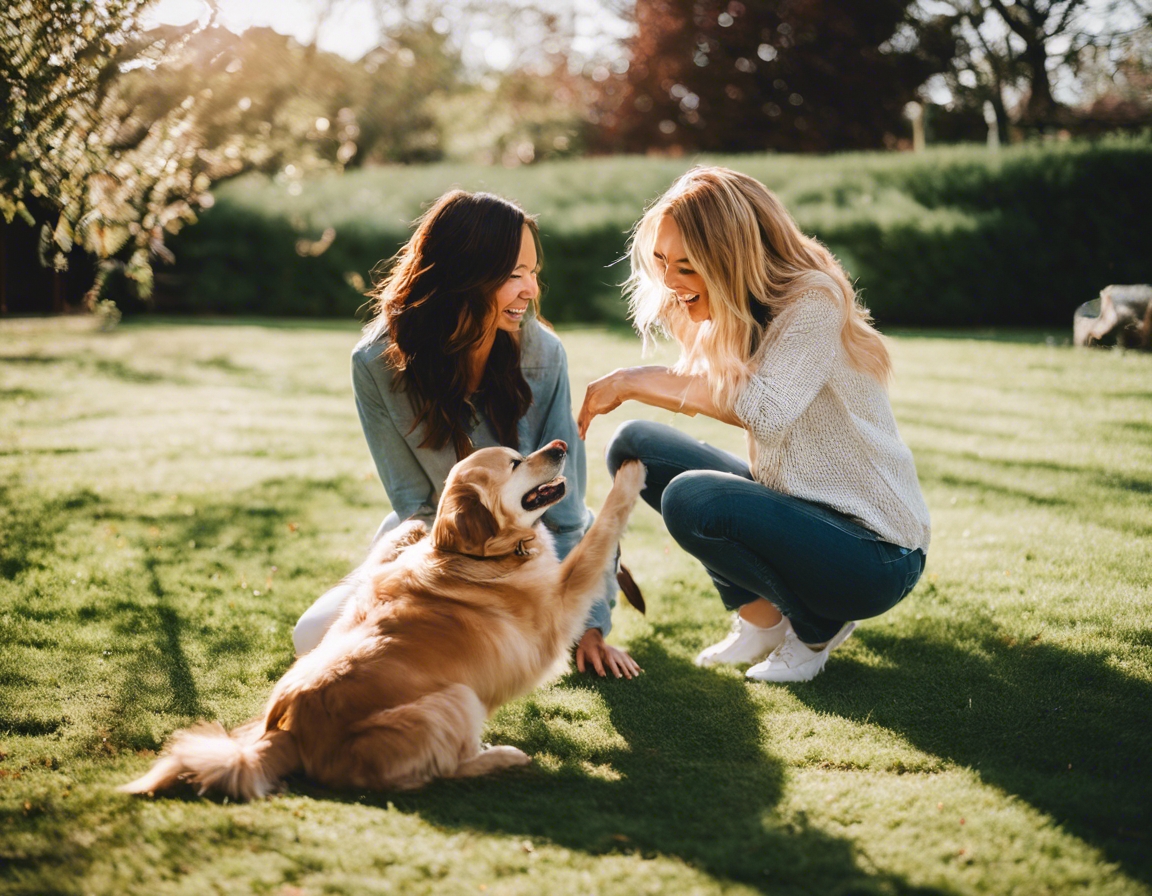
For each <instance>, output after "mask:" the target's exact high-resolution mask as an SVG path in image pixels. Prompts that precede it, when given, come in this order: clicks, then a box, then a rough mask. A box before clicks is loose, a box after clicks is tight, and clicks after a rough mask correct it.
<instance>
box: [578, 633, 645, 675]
mask: <svg viewBox="0 0 1152 896" xmlns="http://www.w3.org/2000/svg"><path fill="white" fill-rule="evenodd" d="M589 665H590V666H591V668H592V669H594V670H595V672H596V674H597V675H599V676H600V677H601V678H603V677H604V675H605V674H606V671H610V672H611V673H612V674H613V675H615V676H616V677H617V678H635V677H636V676H637V675H639V674H640V672H641V669H640V665H639V664H638V663H637V662H636V660H634V659H632V657H630V656H629V655H628V652H627V651H626V650H621V649H620V648H619V647H613V646H612V645H610V644H607V643H605V641H604V635H603V634H602V633H601V631H600V629H598V628H590V629H588V630H587V631H586V632H584V635H583V636H582V637H581V638H580V643H579V644H577V645H576V668H577V669H579V670H580V671H581V672H583V671H584V670H585V667H586V666H589Z"/></svg>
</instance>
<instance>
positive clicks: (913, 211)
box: [161, 138, 1152, 326]
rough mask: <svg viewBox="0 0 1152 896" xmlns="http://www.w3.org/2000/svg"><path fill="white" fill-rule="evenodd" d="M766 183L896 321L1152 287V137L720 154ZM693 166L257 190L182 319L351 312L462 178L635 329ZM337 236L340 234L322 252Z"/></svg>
mask: <svg viewBox="0 0 1152 896" xmlns="http://www.w3.org/2000/svg"><path fill="white" fill-rule="evenodd" d="M705 161H709V162H718V163H722V164H727V165H731V166H732V167H735V168H739V169H740V170H743V171H746V172H748V173H749V174H751V175H753V176H755V177H758V178H760V179H762V180H763V181H764V182H765V183H767V184H768V185H769V186H770V187H772V188H773V189H774V190H776V191H778V192H779V194H780V196H781V198H782V199H783V200H784V202H785V204H786V205H787V206H788V208H789V209H791V210H792V212H793V214H794V215H795V216H796V218H797V220H798V221H799V223H800V225H801V227H802V228H803V229H805V230H806V231H807V232H810V233H815V234H816V235H817V236H819V237H820V238H821V239H822V240H824V241H825V242H826V243H828V244H829V245H830V246H831V248H832V249H833V250H834V251H835V252H836V253H837V254H838V255H839V256H840V258H841V259H842V261H843V263H844V264H845V266H846V267H847V269H848V271H849V273H850V274H851V275H852V276H853V277H855V278H856V281H857V285H858V287H859V288H861V289H862V290H863V294H864V297H865V300H866V302H867V303H868V305H869V306H870V307H871V308H872V310H873V312H874V314H875V315H876V316H877V318H878V320H879V321H880V322H881V324H882V325H885V326H890V325H893V324H920V325H924V324H928V325H941V326H943V325H948V326H974V325H991V324H1033V325H1035V324H1055V325H1060V326H1063V325H1065V324H1067V323H1068V322H1069V321H1070V320H1071V314H1072V311H1073V309H1075V308H1076V306H1077V305H1079V304H1080V303H1081V302H1083V301H1086V300H1087V299H1089V298H1092V297H1093V296H1095V295H1096V294H1097V293H1099V291H1100V289H1101V288H1102V287H1104V286H1105V285H1107V284H1108V283H1124V282H1148V281H1149V280H1152V267H1150V265H1152V258H1150V257H1149V254H1148V252H1147V251H1146V249H1145V247H1146V246H1147V245H1149V244H1152V230H1150V227H1152V223H1150V221H1149V218H1148V216H1147V213H1146V210H1147V208H1148V206H1149V203H1150V202H1152V142H1150V141H1149V140H1148V139H1146V138H1144V139H1115V140H1108V141H1102V142H1100V143H1087V142H1071V143H1049V144H1030V145H1025V146H1019V147H1012V148H1009V149H1005V150H1004V151H1002V152H1001V153H1000V154H998V155H990V154H988V153H987V152H985V151H984V150H983V149H979V148H964V149H935V150H931V151H929V152H927V153H923V154H916V155H913V154H875V155H868V154H858V155H842V156H830V157H825V158H800V157H794V156H783V155H759V156H753V155H748V156H739V157H723V156H716V157H709V158H707V159H705ZM688 165H689V162H688V161H686V160H674V159H644V158H638V157H623V158H615V159H586V160H572V161H564V162H553V163H548V164H544V165H537V166H533V167H532V168H529V169H513V170H506V169H502V168H487V167H472V166H460V165H432V166H423V167H416V168H404V169H384V170H375V171H363V172H354V173H349V174H345V175H343V176H342V177H338V178H337V177H333V178H323V179H319V180H310V181H305V182H303V183H302V184H300V185H299V187H300V192H299V193H298V194H297V195H293V192H292V191H293V189H294V184H295V183H296V182H295V181H291V180H289V179H286V178H278V179H273V180H267V179H261V178H254V177H248V178H242V179H240V180H238V181H236V182H234V183H230V184H228V185H226V186H225V187H223V188H221V189H220V190H219V191H218V192H217V194H216V196H217V202H216V205H215V207H214V208H212V210H211V211H210V212H209V213H207V214H205V215H204V219H203V221H202V223H201V224H200V225H198V226H197V227H196V228H194V229H192V230H189V231H187V232H186V233H184V234H182V235H181V238H180V239H179V240H178V241H177V242H176V243H174V246H175V248H176V250H177V256H178V259H177V265H176V277H177V278H178V279H176V280H173V281H169V280H167V279H166V280H165V281H164V283H163V284H162V286H163V295H162V296H161V299H162V305H163V307H165V308H168V309H170V310H181V311H196V312H201V313H204V312H212V313H230V314H254V313H272V314H296V315H300V314H328V315H333V314H334V315H341V316H344V315H351V314H353V313H354V312H355V311H356V309H357V308H358V307H359V306H360V305H361V304H362V303H363V301H364V297H363V293H364V291H365V289H366V288H367V286H368V284H369V283H370V281H371V274H370V272H371V270H372V269H373V267H374V266H375V265H376V264H377V263H378V262H380V261H381V260H383V259H386V258H388V257H389V256H391V255H392V253H393V252H395V250H396V249H397V248H398V247H399V245H400V244H401V243H403V241H404V240H405V239H407V235H408V233H409V230H408V226H409V222H411V221H412V220H413V219H414V218H415V217H416V216H417V215H418V214H419V213H420V211H421V208H422V206H423V204H424V203H427V202H429V201H431V200H432V199H434V198H435V197H436V196H437V195H439V194H440V193H441V192H443V191H444V190H446V189H448V188H449V187H451V186H453V185H460V186H463V187H465V188H469V189H487V190H492V191H494V192H497V193H500V194H503V195H506V196H509V197H510V198H513V199H516V200H518V201H519V202H521V203H522V204H523V205H524V207H525V208H526V209H527V210H528V211H530V212H533V213H538V214H539V215H540V223H541V228H542V232H543V240H544V258H545V267H544V272H543V273H544V279H545V281H546V282H547V284H548V293H547V295H546V298H545V301H544V311H545V314H546V315H547V316H548V317H549V318H551V319H554V320H559V321H573V320H586V321H587V320H617V321H619V320H621V319H622V318H623V315H624V303H623V302H622V301H621V300H620V291H619V288H618V284H619V283H621V282H622V281H623V280H624V278H625V276H626V271H625V265H626V262H624V263H623V264H620V263H618V262H620V259H621V258H622V256H623V255H624V251H625V245H626V238H627V232H628V230H629V228H630V227H631V226H632V224H633V223H634V222H635V221H636V219H637V218H638V217H639V216H640V214H641V212H642V210H643V208H644V207H645V206H646V205H647V204H648V203H649V202H651V201H652V200H653V199H655V198H656V196H658V195H659V194H660V193H661V192H662V191H663V190H664V189H666V188H667V186H668V185H669V184H670V183H671V182H672V180H673V179H674V178H675V177H676V176H677V175H678V174H680V173H681V172H682V171H683V170H684V169H685V168H687V167H688ZM328 228H331V230H332V236H333V238H332V239H331V240H330V241H329V242H325V241H323V240H322V239H321V237H322V235H323V234H324V232H325V231H326V230H327V229H328Z"/></svg>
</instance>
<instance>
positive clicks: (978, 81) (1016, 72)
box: [913, 0, 1149, 139]
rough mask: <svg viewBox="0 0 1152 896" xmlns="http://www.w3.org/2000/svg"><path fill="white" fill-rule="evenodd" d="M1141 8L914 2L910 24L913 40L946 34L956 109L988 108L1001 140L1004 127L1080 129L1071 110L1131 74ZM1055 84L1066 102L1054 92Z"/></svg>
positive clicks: (1143, 23) (1116, 0)
mask: <svg viewBox="0 0 1152 896" xmlns="http://www.w3.org/2000/svg"><path fill="white" fill-rule="evenodd" d="M1147 6H1148V5H1147V3H1146V0H920V2H919V3H918V4H917V5H916V6H915V7H914V8H913V13H914V16H913V17H914V20H915V22H916V26H915V29H914V30H916V31H917V33H918V35H919V36H924V35H925V34H929V35H939V34H940V33H941V32H943V31H950V32H951V33H952V35H953V37H954V38H955V46H956V52H955V53H954V54H953V55H952V57H951V59H950V62H949V64H948V66H947V68H946V69H945V70H944V72H943V75H942V79H941V81H942V83H943V84H944V85H945V86H946V87H947V88H948V90H949V92H950V93H951V94H952V96H953V98H954V103H955V105H956V106H958V107H960V108H965V107H969V108H973V107H974V108H977V109H978V108H979V107H980V106H982V105H983V103H984V102H985V101H988V102H990V103H991V104H992V106H993V108H994V109H995V111H996V119H997V124H998V127H999V129H1000V134H1001V139H1005V138H1006V137H1007V132H1008V127H1009V125H1010V124H1012V125H1018V126H1020V127H1023V128H1025V129H1027V130H1044V129H1047V128H1051V127H1064V128H1072V129H1078V128H1079V127H1080V126H1081V125H1082V124H1085V123H1086V122H1085V121H1084V119H1085V114H1084V110H1083V109H1081V108H1076V107H1077V106H1081V105H1084V104H1085V103H1084V102H1083V101H1089V102H1090V101H1091V96H1090V95H1091V94H1093V93H1097V92H1098V91H1099V88H1100V84H1101V77H1106V78H1114V77H1115V76H1116V75H1117V74H1118V73H1119V72H1120V71H1121V70H1122V69H1124V68H1128V69H1129V70H1131V65H1132V62H1133V60H1134V59H1139V56H1140V49H1139V48H1140V46H1141V40H1142V37H1143V35H1146V34H1147V31H1148V20H1149V12H1148V9H1147ZM1120 79H1121V80H1123V75H1121V76H1120ZM1061 80H1062V81H1063V82H1064V83H1065V87H1066V90H1065V96H1066V98H1067V101H1064V102H1062V101H1061V100H1060V99H1059V98H1058V96H1057V89H1056V87H1057V82H1058V81H1061ZM1089 82H1094V85H1095V86H1094V87H1093V86H1090V84H1089ZM1091 117H1092V116H1091V115H1088V116H1087V118H1089V119H1090V118H1091ZM1128 123H1129V124H1132V123H1133V122H1131V121H1129V122H1128Z"/></svg>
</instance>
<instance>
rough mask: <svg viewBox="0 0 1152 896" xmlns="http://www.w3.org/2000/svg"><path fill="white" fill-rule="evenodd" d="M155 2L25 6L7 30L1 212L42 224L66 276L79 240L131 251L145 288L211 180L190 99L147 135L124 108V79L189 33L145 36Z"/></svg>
mask: <svg viewBox="0 0 1152 896" xmlns="http://www.w3.org/2000/svg"><path fill="white" fill-rule="evenodd" d="M148 2H149V0H55V2H53V3H51V4H47V3H38V2H34V0H15V2H11V3H9V4H8V5H7V7H6V8H5V10H4V12H3V23H2V25H0V97H3V103H2V104H0V213H2V214H3V216H4V220H5V221H6V222H7V223H11V222H12V221H13V220H14V219H15V218H17V217H19V218H22V219H23V220H24V221H25V222H27V223H28V224H31V225H33V226H36V225H40V226H41V227H42V236H41V257H42V260H44V261H46V262H51V263H52V264H53V265H54V266H56V267H57V268H58V269H59V268H62V267H64V266H65V265H66V264H67V253H68V252H69V251H70V250H71V249H72V247H73V245H74V243H77V244H80V245H81V246H83V247H84V248H85V249H87V250H88V251H90V252H92V253H93V254H95V255H97V256H98V257H100V258H105V259H106V258H110V257H112V256H114V255H115V254H116V253H118V252H120V251H121V250H122V249H124V248H125V247H126V246H130V247H131V248H132V251H131V254H130V256H129V260H128V263H127V267H126V270H127V273H128V275H129V277H130V278H132V279H133V280H135V281H136V282H137V283H138V284H139V286H140V289H141V290H142V291H143V292H145V293H146V292H148V291H149V290H150V288H151V278H152V269H151V263H150V259H151V256H152V255H153V254H159V255H163V254H164V253H165V251H166V250H165V249H164V246H163V234H164V232H165V230H166V229H167V230H173V229H175V228H177V227H179V225H180V223H181V222H182V221H184V220H188V219H190V218H191V217H193V205H194V204H195V203H196V201H197V198H198V197H199V196H200V195H202V194H203V191H204V190H206V189H207V185H208V180H207V179H206V178H205V177H202V176H201V175H202V174H203V171H202V168H203V167H204V164H203V163H202V162H201V161H200V160H198V158H197V157H196V155H195V152H194V151H193V152H189V151H188V150H189V141H188V137H187V135H188V133H189V131H190V129H191V119H192V115H193V106H194V100H193V99H192V98H185V99H183V100H182V101H181V102H180V103H179V104H178V105H177V106H176V108H174V109H172V110H171V111H170V114H169V115H168V116H166V117H165V118H164V119H163V120H158V121H155V122H153V125H152V127H150V128H149V129H148V130H147V131H146V132H137V131H136V130H135V129H134V127H133V125H132V123H131V120H130V116H126V115H124V114H117V112H116V111H114V110H115V109H118V108H119V109H120V110H121V111H123V109H124V107H123V106H122V104H121V98H120V96H119V93H118V88H119V84H120V82H119V79H118V75H119V74H120V73H121V72H122V71H123V70H124V69H125V68H128V67H130V66H150V65H155V64H156V63H157V62H158V61H159V60H161V59H162V58H164V57H165V56H166V55H167V54H169V53H171V52H173V51H174V50H175V49H177V48H178V47H180V46H181V45H182V44H183V42H184V41H185V40H186V39H187V37H188V36H189V34H190V33H191V31H190V29H177V28H158V29H154V30H152V31H150V32H148V34H144V33H143V32H142V30H141V24H140V14H141V12H142V11H143V10H144V8H145V7H146V6H147V5H148ZM45 218H47V219H48V220H45Z"/></svg>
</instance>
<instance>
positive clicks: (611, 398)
mask: <svg viewBox="0 0 1152 896" xmlns="http://www.w3.org/2000/svg"><path fill="white" fill-rule="evenodd" d="M631 372H632V371H631V370H630V369H624V368H622V369H620V370H613V371H612V372H611V373H610V374H608V375H607V376H602V377H600V379H598V380H593V381H592V382H591V383H589V384H588V391H587V392H585V393H584V404H582V405H580V413H579V414H577V415H576V430H577V432H578V433H579V434H580V438H581V439H583V438H585V437H586V436H587V435H588V425H589V424H590V423H591V422H592V418H593V417H597V416H599V415H600V414H610V413H611V412H612V411H614V410H616V408H618V407H620V405H621V404H623V403H624V401H626V400H627V398H628V394H627V392H626V390H625V388H624V386H625V383H626V381H627V377H628V375H629V374H630V373H631Z"/></svg>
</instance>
